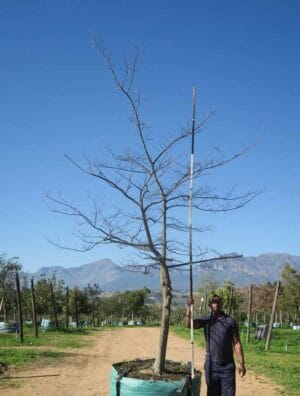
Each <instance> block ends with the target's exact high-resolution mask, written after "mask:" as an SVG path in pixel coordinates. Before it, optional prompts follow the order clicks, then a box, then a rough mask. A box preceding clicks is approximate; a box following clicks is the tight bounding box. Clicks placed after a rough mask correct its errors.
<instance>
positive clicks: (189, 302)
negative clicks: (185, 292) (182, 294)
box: [187, 297, 194, 307]
mask: <svg viewBox="0 0 300 396" xmlns="http://www.w3.org/2000/svg"><path fill="white" fill-rule="evenodd" d="M187 305H188V307H190V306H191V305H194V299H193V298H192V297H189V298H188V299H187Z"/></svg>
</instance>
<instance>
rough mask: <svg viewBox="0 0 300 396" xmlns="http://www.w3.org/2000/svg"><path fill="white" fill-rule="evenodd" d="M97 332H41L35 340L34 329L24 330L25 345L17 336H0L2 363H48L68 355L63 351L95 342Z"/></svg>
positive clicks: (25, 364) (0, 358)
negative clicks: (93, 335)
mask: <svg viewBox="0 0 300 396" xmlns="http://www.w3.org/2000/svg"><path fill="white" fill-rule="evenodd" d="M94 333H95V330H91V329H89V330H86V329H80V330H76V329H70V330H68V331H58V332H56V331H47V332H39V337H38V338H35V336H34V334H33V329H30V328H24V343H23V344H21V343H20V339H19V337H16V335H15V334H0V362H2V363H4V364H6V365H8V366H15V367H23V366H27V365H30V364H32V363H33V362H34V361H36V360H37V359H39V360H41V359H42V361H43V363H48V362H50V361H54V360H55V359H58V358H62V357H64V356H66V355H67V353H66V352H63V351H61V349H64V350H65V349H67V348H82V347H85V346H89V345H91V343H92V342H93V341H92V340H91V338H89V336H90V335H92V334H94Z"/></svg>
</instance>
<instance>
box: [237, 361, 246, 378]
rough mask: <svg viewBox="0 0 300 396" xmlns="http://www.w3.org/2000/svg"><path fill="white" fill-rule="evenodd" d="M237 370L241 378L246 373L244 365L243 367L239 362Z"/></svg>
mask: <svg viewBox="0 0 300 396" xmlns="http://www.w3.org/2000/svg"><path fill="white" fill-rule="evenodd" d="M238 372H239V374H240V376H241V378H243V377H244V375H245V374H246V367H245V365H244V364H239V365H238Z"/></svg>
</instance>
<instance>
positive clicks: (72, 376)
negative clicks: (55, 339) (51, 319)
mask: <svg viewBox="0 0 300 396" xmlns="http://www.w3.org/2000/svg"><path fill="white" fill-rule="evenodd" d="M158 335H159V329H158V328H120V329H114V330H104V331H101V332H98V333H97V335H96V336H95V344H94V346H93V348H90V349H88V348H86V349H82V348H80V349H77V350H72V351H70V350H68V351H67V352H68V353H69V356H68V357H67V358H66V359H63V360H58V361H57V362H56V363H55V364H53V365H48V366H46V367H40V368H39V367H38V368H35V369H26V370H25V371H24V370H22V371H20V370H18V371H15V372H12V373H11V374H10V375H11V376H12V377H13V379H12V381H13V382H12V384H13V383H14V386H9V385H7V386H6V387H5V388H3V387H1V388H0V394H1V395H2V396H39V395H41V396H42V395H43V396H96V395H97V396H108V395H109V376H110V369H111V365H112V363H115V362H119V361H122V360H129V359H133V358H151V357H154V355H155V352H156V348H157V345H156V344H157V340H158ZM167 358H168V359H170V360H180V361H188V360H190V343H189V342H188V341H184V340H182V339H181V338H179V337H177V336H174V335H172V334H171V335H170V338H169V343H168V351H167ZM203 362H204V351H203V350H201V349H200V348H195V366H196V368H199V369H200V370H201V371H203V370H202V367H203ZM283 394H284V393H283V392H282V390H281V389H280V388H279V387H277V386H275V385H273V384H272V383H271V382H270V381H269V380H267V379H266V378H263V377H262V376H257V375H254V374H253V373H251V372H248V373H247V374H246V376H245V377H244V378H243V379H240V378H239V379H238V380H237V395H238V396H250V395H251V396H252V395H255V396H277V395H283ZM201 395H206V386H205V380H204V378H203V381H202V386H201ZM137 396H138V395H137ZM141 396H142V395H141Z"/></svg>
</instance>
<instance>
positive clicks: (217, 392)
mask: <svg viewBox="0 0 300 396" xmlns="http://www.w3.org/2000/svg"><path fill="white" fill-rule="evenodd" d="M205 377H206V383H207V396H235V365H234V363H220V364H219V363H214V362H210V361H209V360H207V361H206V362H205Z"/></svg>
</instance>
